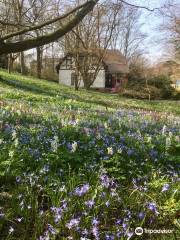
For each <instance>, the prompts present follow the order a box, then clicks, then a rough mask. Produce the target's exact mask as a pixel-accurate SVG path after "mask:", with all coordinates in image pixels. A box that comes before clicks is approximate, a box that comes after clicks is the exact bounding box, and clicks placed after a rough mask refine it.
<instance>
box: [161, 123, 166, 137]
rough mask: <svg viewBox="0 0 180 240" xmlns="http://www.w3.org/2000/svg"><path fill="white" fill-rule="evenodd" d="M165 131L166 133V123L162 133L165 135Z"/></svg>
mask: <svg viewBox="0 0 180 240" xmlns="http://www.w3.org/2000/svg"><path fill="white" fill-rule="evenodd" d="M165 133H166V125H164V126H163V129H162V134H163V135H164V134H165Z"/></svg>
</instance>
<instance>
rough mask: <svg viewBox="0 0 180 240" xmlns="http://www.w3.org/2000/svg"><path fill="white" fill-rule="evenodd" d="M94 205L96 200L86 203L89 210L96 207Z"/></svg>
mask: <svg viewBox="0 0 180 240" xmlns="http://www.w3.org/2000/svg"><path fill="white" fill-rule="evenodd" d="M94 203H95V202H94V200H89V201H86V202H85V204H86V206H88V207H89V208H92V207H93V206H94Z"/></svg>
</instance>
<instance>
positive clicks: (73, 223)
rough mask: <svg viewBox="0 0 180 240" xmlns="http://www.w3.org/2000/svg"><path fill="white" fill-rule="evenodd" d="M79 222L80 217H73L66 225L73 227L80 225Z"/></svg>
mask: <svg viewBox="0 0 180 240" xmlns="http://www.w3.org/2000/svg"><path fill="white" fill-rule="evenodd" d="M79 223H80V219H79V218H73V219H71V220H70V222H69V223H67V224H66V227H67V228H69V229H72V228H73V227H78V225H79Z"/></svg>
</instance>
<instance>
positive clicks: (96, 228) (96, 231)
mask: <svg viewBox="0 0 180 240" xmlns="http://www.w3.org/2000/svg"><path fill="white" fill-rule="evenodd" d="M92 234H93V235H94V237H95V239H96V240H98V239H99V231H98V227H97V226H93V228H92Z"/></svg>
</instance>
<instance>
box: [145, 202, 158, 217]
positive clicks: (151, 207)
mask: <svg viewBox="0 0 180 240" xmlns="http://www.w3.org/2000/svg"><path fill="white" fill-rule="evenodd" d="M147 208H148V209H150V210H151V211H152V212H154V213H155V214H156V215H158V214H159V212H158V211H157V206H156V204H155V203H154V202H150V203H148V205H147Z"/></svg>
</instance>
